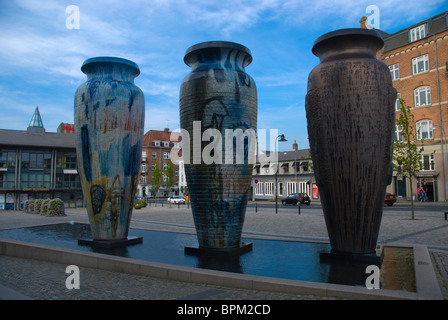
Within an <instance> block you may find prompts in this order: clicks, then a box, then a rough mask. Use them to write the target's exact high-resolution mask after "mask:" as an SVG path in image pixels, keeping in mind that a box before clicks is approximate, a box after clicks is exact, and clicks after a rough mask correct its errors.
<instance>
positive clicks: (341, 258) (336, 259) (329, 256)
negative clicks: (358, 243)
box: [320, 252, 382, 267]
mask: <svg viewBox="0 0 448 320" xmlns="http://www.w3.org/2000/svg"><path fill="white" fill-rule="evenodd" d="M320 262H321V263H353V264H369V265H376V266H379V267H380V266H381V262H382V252H381V254H380V255H378V254H377V253H376V252H372V253H367V254H356V253H342V252H321V253H320Z"/></svg>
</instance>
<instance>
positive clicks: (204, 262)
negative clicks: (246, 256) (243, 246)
mask: <svg viewBox="0 0 448 320" xmlns="http://www.w3.org/2000/svg"><path fill="white" fill-rule="evenodd" d="M197 259H198V263H197V265H196V266H197V267H198V268H202V269H211V270H218V271H228V272H235V273H244V271H243V268H242V266H241V259H240V256H239V255H237V256H227V257H223V256H199V257H198V258H197Z"/></svg>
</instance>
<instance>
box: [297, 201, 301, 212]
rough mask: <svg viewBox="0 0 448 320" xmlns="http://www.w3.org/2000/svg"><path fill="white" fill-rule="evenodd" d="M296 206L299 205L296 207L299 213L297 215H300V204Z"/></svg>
mask: <svg viewBox="0 0 448 320" xmlns="http://www.w3.org/2000/svg"><path fill="white" fill-rule="evenodd" d="M298 204H299V205H298V206H297V211H298V212H299V215H300V207H301V203H300V201H299V203H298Z"/></svg>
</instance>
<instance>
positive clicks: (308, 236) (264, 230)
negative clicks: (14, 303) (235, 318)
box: [0, 205, 448, 300]
mask: <svg viewBox="0 0 448 320" xmlns="http://www.w3.org/2000/svg"><path fill="white" fill-rule="evenodd" d="M442 209H443V208H441V210H442ZM407 211H408V208H407V207H406V206H403V210H395V211H393V212H385V215H384V216H383V222H382V227H381V231H380V237H379V242H380V243H381V242H383V243H403V244H409V243H414V244H425V245H427V246H428V248H429V249H430V252H431V256H432V259H433V263H434V268H435V270H436V275H437V277H438V280H439V283H440V287H441V291H442V294H443V295H444V298H445V299H448V290H447V284H448V241H447V232H446V231H447V230H448V228H447V227H448V221H444V220H443V218H442V216H441V214H440V212H439V211H435V212H424V213H419V217H420V219H421V220H415V221H410V220H409V219H408V215H407ZM65 221H75V222H84V223H87V216H86V213H85V211H84V210H83V209H68V210H67V217H42V216H34V215H30V214H25V213H22V212H15V213H14V212H7V211H3V212H2V211H0V229H6V228H14V227H22V226H32V225H41V224H50V223H56V222H65ZM131 227H133V228H142V229H151V230H164V231H177V232H187V233H194V223H193V219H192V215H191V212H190V210H189V209H187V208H186V207H180V208H178V207H177V206H172V207H171V208H169V207H167V206H166V205H165V206H164V207H163V208H162V207H160V206H159V207H157V208H156V207H147V208H144V209H141V210H135V211H134V214H133V218H132V225H131ZM243 232H244V234H243V236H245V237H258V238H272V239H290V240H324V241H325V240H326V239H328V237H327V234H326V229H325V225H324V220H323V215H322V212H321V211H319V210H318V207H317V206H314V207H313V205H312V206H310V207H306V206H304V207H303V208H302V210H301V214H300V215H298V214H297V211H294V210H293V209H291V208H281V210H280V211H279V214H278V215H277V214H275V213H274V211H273V210H272V209H266V208H259V209H258V212H255V211H254V208H248V210H247V214H246V220H245V225H244V231H243ZM65 267H66V266H65V265H59V264H55V263H50V262H43V261H36V260H29V259H22V258H13V257H6V256H0V269H1V270H2V271H1V272H0V284H1V285H3V287H1V286H0V295H1V294H2V292H3V294H5V290H6V293H8V291H7V290H8V289H12V290H13V291H14V292H16V293H18V294H22V295H24V296H25V297H29V298H31V299H179V298H183V299H190V298H191V299H224V300H225V299H256V300H258V299H269V300H271V299H281V300H285V299H313V300H314V299H326V298H325V297H318V296H301V295H288V294H281V293H272V292H262V291H255V290H243V289H234V288H226V287H219V286H209V285H202V284H192V283H185V282H179V281H173V280H163V279H157V278H151V277H142V276H135V275H128V274H123V273H117V272H108V271H103V270H97V269H91V268H84V270H83V268H81V272H82V274H83V276H82V284H81V286H82V290H67V289H66V288H65V279H66V278H67V274H65ZM4 270H14V272H5V271H4ZM61 284H62V285H61ZM2 288H3V289H4V290H2ZM136 288H138V289H137V290H136ZM3 297H4V296H3ZM6 297H8V296H6ZM0 298H1V297H0ZM10 298H13V296H11V295H10Z"/></svg>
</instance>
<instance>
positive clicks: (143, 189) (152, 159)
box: [138, 128, 179, 197]
mask: <svg viewBox="0 0 448 320" xmlns="http://www.w3.org/2000/svg"><path fill="white" fill-rule="evenodd" d="M170 138H171V132H170V131H169V129H168V128H166V129H164V130H163V131H159V130H149V131H148V132H146V133H145V135H144V136H143V150H142V168H141V173H140V179H139V186H138V192H139V195H140V196H142V197H145V196H147V197H151V196H156V195H154V194H152V192H151V181H152V180H151V179H152V173H153V171H154V169H155V166H156V164H157V165H158V166H159V168H160V169H161V170H164V169H165V168H166V166H167V164H168V162H170V161H171V148H172V147H173V146H174V143H173V142H171V141H170ZM173 165H174V170H175V179H176V184H175V186H174V187H172V188H171V189H170V190H169V189H167V188H166V187H165V186H162V187H161V188H160V189H159V193H158V195H157V196H169V195H170V194H178V192H179V181H178V179H179V177H178V171H179V168H178V165H176V164H174V163H173ZM164 181H166V177H165V176H164Z"/></svg>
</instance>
